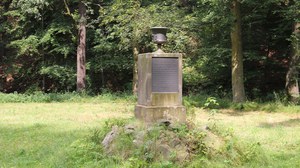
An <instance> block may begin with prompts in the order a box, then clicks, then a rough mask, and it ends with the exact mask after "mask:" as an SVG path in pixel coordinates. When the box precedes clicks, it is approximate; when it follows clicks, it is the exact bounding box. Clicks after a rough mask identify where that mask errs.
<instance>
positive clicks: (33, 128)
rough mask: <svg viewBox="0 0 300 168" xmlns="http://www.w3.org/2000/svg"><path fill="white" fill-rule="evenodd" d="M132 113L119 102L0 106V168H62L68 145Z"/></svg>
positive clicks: (130, 115)
mask: <svg viewBox="0 0 300 168" xmlns="http://www.w3.org/2000/svg"><path fill="white" fill-rule="evenodd" d="M132 110H133V104H127V103H121V102H118V103H114V102H107V103H99V104H90V103H48V104H47V103H46V104H45V103H26V104H20V103H13V104H9V103H8V104H1V109H0V150H1V152H0V167H65V166H64V162H65V159H66V153H67V151H66V149H67V147H68V146H69V145H70V144H71V143H72V142H74V141H75V140H77V139H80V138H82V137H84V136H86V135H87V134H89V133H90V131H91V130H92V129H94V128H97V127H99V126H100V124H101V123H102V122H103V121H104V120H105V119H108V118H129V117H132V116H133V114H132V113H131V111H132Z"/></svg>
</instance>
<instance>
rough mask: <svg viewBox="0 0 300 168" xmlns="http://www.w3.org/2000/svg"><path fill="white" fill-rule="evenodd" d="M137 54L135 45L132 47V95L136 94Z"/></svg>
mask: <svg viewBox="0 0 300 168" xmlns="http://www.w3.org/2000/svg"><path fill="white" fill-rule="evenodd" d="M138 55H139V51H138V48H137V47H133V79H132V92H133V94H134V95H136V94H137V88H138V68H137V67H138V66H137V62H138Z"/></svg>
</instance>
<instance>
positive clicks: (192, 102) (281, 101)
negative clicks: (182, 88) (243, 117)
mask: <svg viewBox="0 0 300 168" xmlns="http://www.w3.org/2000/svg"><path fill="white" fill-rule="evenodd" d="M183 102H184V105H185V106H186V107H187V108H188V109H190V110H192V109H193V108H194V107H200V108H214V109H231V110H235V111H241V112H247V111H265V112H286V113H300V108H299V104H295V103H290V102H288V101H287V99H286V98H285V97H284V95H282V94H281V95H280V96H278V94H275V93H274V98H273V99H271V100H268V101H262V100H255V101H246V102H244V103H233V102H232V101H231V99H230V98H229V97H217V96H216V97H213V96H209V95H206V94H202V95H201V94H197V95H188V96H185V97H184V99H183ZM216 104H217V105H216Z"/></svg>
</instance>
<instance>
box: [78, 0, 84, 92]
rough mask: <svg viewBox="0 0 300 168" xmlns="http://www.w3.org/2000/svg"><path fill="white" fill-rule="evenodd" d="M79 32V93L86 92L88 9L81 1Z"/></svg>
mask: <svg viewBox="0 0 300 168" xmlns="http://www.w3.org/2000/svg"><path fill="white" fill-rule="evenodd" d="M78 11H79V15H80V20H79V31H78V40H79V41H78V46H77V92H82V91H84V90H85V78H86V68H85V50H86V7H85V5H84V4H83V3H82V1H79V10H78Z"/></svg>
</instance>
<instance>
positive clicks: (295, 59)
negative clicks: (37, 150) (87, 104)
mask: <svg viewBox="0 0 300 168" xmlns="http://www.w3.org/2000/svg"><path fill="white" fill-rule="evenodd" d="M80 4H81V5H83V6H81V7H83V8H82V9H84V10H83V11H80ZM237 6H239V9H238V12H234V11H235V9H236V7H237ZM82 12H84V13H82ZM239 18H240V19H239ZM299 20H300V2H299V1H296V0H294V1H293V0H264V1H260V0H240V1H238V0H176V1H174V0H151V1H150V0H126V1H124V0H123V1H122V0H89V1H88V0H87V1H83V0H82V1H79V0H1V2H0V23H1V24H0V92H5V93H12V92H18V93H34V92H37V91H42V92H47V93H49V92H72V91H75V90H76V74H77V73H78V72H77V71H76V64H77V61H76V55H77V54H78V46H79V45H80V38H79V35H80V33H79V31H78V30H79V29H80V25H82V24H83V25H84V26H85V27H86V40H85V41H84V42H85V48H86V52H85V54H86V61H85V67H86V76H85V78H86V82H85V84H86V85H85V88H84V89H85V90H86V91H87V92H88V93H93V94H99V93H102V92H105V91H113V92H116V91H132V90H135V89H136V88H135V83H136V79H135V78H136V77H135V75H136V68H135V67H136V66H135V64H136V55H137V54H139V53H146V52H152V51H154V50H155V44H154V43H153V42H151V31H150V28H151V27H153V26H166V27H169V28H170V30H169V33H168V43H167V44H166V45H165V46H164V47H163V50H164V51H165V52H180V53H184V69H183V73H184V75H183V77H184V79H183V84H184V87H183V89H184V90H183V92H184V94H191V93H200V92H206V93H208V94H213V95H218V96H229V97H232V93H231V90H232V87H233V86H232V85H233V83H232V81H233V76H232V69H233V68H232V67H233V66H232V60H234V59H232V58H234V53H233V52H234V50H235V49H234V46H236V44H238V47H240V48H241V49H242V50H240V51H242V52H241V55H240V56H242V57H240V58H241V60H243V61H242V62H240V63H239V64H241V63H242V66H241V67H242V70H243V72H242V74H241V75H239V76H238V77H240V78H241V79H242V83H241V85H242V87H244V91H245V94H244V96H243V95H242V96H243V97H245V98H246V99H248V100H272V99H274V94H273V93H274V92H276V93H278V92H280V93H283V92H286V93H287V95H288V96H289V97H290V98H293V97H296V98H297V97H299V88H298V78H299V74H298V70H299V39H300V38H299V36H300V35H299ZM235 26H240V33H237V35H239V36H240V38H237V39H238V40H233V32H234V30H235ZM76 53H77V54H76ZM77 87H78V86H77ZM77 90H78V88H77ZM242 91H243V89H242ZM233 97H234V96H233ZM240 100H242V101H244V98H242V99H240ZM292 100H293V99H292Z"/></svg>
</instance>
